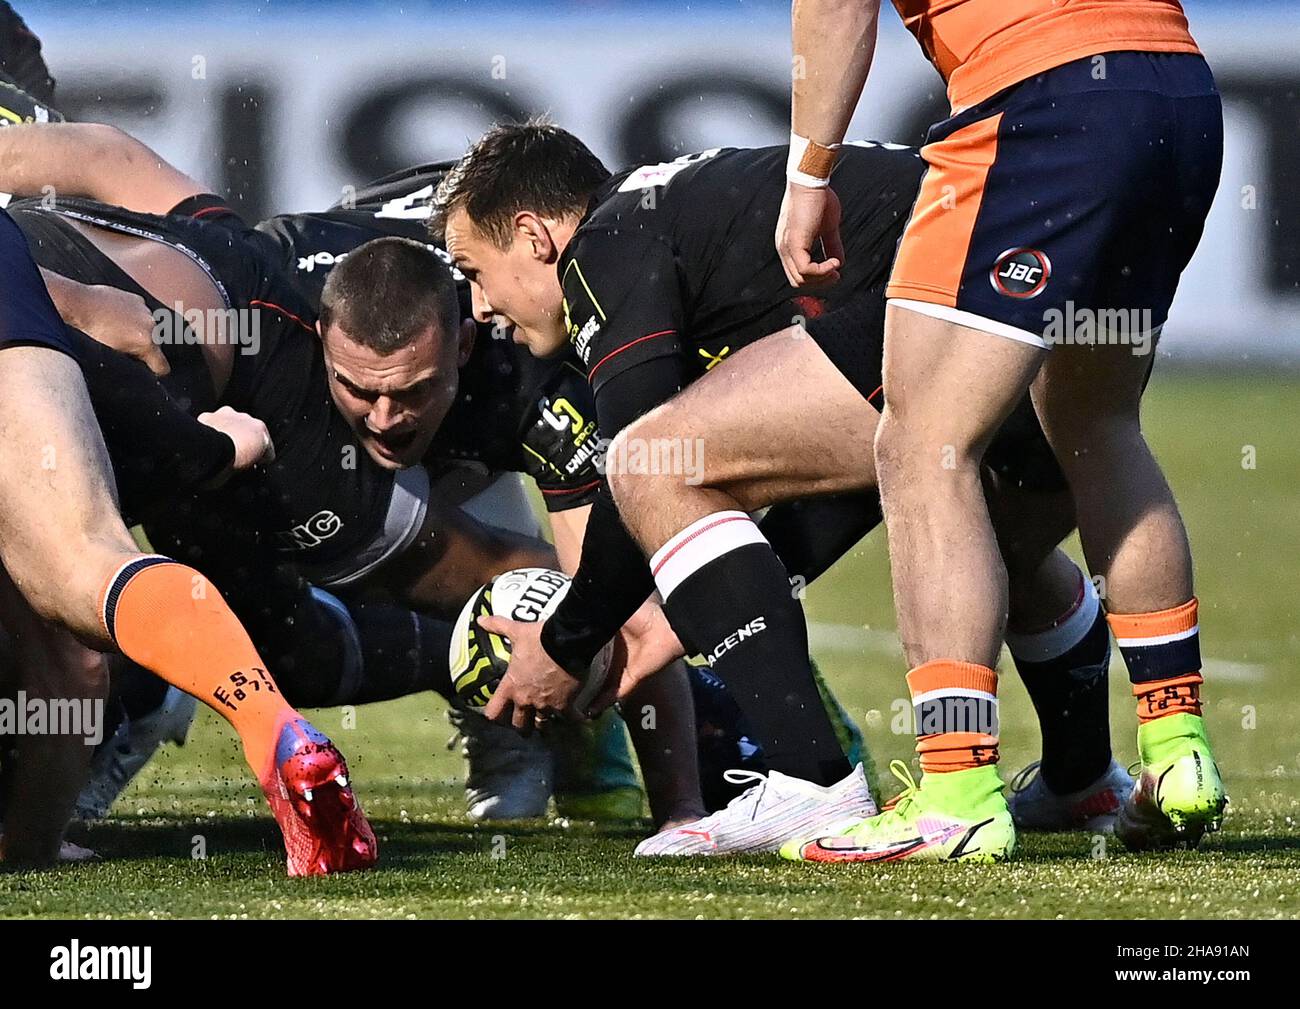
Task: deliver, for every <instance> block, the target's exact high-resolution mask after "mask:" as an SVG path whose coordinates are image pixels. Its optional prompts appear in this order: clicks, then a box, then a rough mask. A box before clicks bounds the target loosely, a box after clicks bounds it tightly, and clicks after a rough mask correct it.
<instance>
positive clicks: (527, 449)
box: [0, 125, 866, 808]
mask: <svg viewBox="0 0 1300 1009" xmlns="http://www.w3.org/2000/svg"><path fill="white" fill-rule="evenodd" d="M21 136H22V133H21V131H20V133H18V134H14V135H12V136H11V137H9V138H5V140H6V143H3V144H0V164H3V165H6V166H7V171H5V172H4V173H3V174H2V175H0V177H3V178H4V180H5V181H6V182H7V183H8V184H9V185H12V186H15V187H17V188H20V189H21V188H24V187H25V188H27V189H28V190H30V189H34V188H36V186H37V184H38V182H39V181H40V180H48V179H49V178H58V179H59V180H60V186H59V188H60V191H63V192H72V193H91V194H93V195H95V196H97V197H99V198H101V199H103V198H110V199H116V200H118V201H120V202H122V203H124V204H130V205H133V206H135V207H136V208H140V209H156V208H160V207H172V206H175V208H176V209H177V210H178V211H183V212H186V213H189V214H192V215H193V216H195V217H197V218H199V219H201V220H203V221H204V222H209V223H210V222H222V223H225V224H227V225H228V226H233V227H236V228H242V222H240V221H238V219H237V218H235V216H234V215H233V213H232V212H231V211H230V210H229V209H228V208H227V207H226V206H225V205H224V202H223V201H221V200H220V199H219V198H217V197H215V196H211V195H209V194H204V193H202V192H201V188H202V187H201V186H200V185H199V184H198V183H196V182H194V181H193V180H191V179H189V178H188V177H186V176H184V175H183V174H181V173H179V172H177V171H175V170H174V169H172V168H171V167H170V166H168V165H166V163H165V162H161V161H160V160H159V159H158V158H157V156H156V155H154V154H153V153H152V152H151V151H149V150H148V149H147V148H145V147H143V145H140V144H139V143H138V142H136V141H134V140H132V139H131V138H129V137H126V136H125V135H123V134H121V133H119V132H118V131H116V130H113V129H111V128H108V127H100V126H90V125H78V126H68V127H60V128H57V129H46V130H36V131H27V136H28V137H30V138H31V140H30V141H28V142H25V143H19V142H18V141H19V139H20V137H21ZM38 137H39V139H40V142H39V143H38V142H35V141H36V138H38ZM8 152H15V153H14V154H13V156H10V157H6V156H5V154H6V153H8ZM17 152H20V155H19V154H18V153H17ZM445 168H446V166H445V165H430V166H422V167H419V168H415V169H409V170H406V171H404V172H399V173H395V174H394V175H392V176H390V177H388V178H387V179H383V180H380V181H379V182H376V183H373V184H371V185H370V186H367V187H365V188H364V189H363V190H362V191H360V192H358V193H355V194H353V196H352V198H351V199H350V200H349V201H348V205H347V206H342V205H340V206H336V207H334V208H331V209H330V210H328V211H324V212H321V213H315V214H294V215H281V216H279V217H276V218H272V219H271V220H270V221H267V222H263V223H262V224H260V225H258V227H257V230H256V232H249V231H247V230H246V229H245V231H244V234H245V235H246V236H248V237H250V239H251V240H252V241H253V244H255V245H257V246H258V247H259V249H260V250H262V251H263V252H265V253H266V254H267V255H269V256H270V257H272V258H274V259H275V260H276V261H277V262H279V263H280V264H281V266H282V268H283V269H284V271H285V272H286V273H287V274H288V275H289V276H290V277H291V278H292V280H293V286H294V288H295V289H296V291H297V292H298V293H301V294H303V295H304V296H305V297H306V298H308V299H311V300H313V301H315V300H319V295H320V290H321V287H322V283H323V278H324V277H325V276H326V275H327V271H328V270H329V269H331V268H332V267H333V266H334V265H335V264H336V263H338V262H340V261H341V260H342V259H343V258H344V256H345V255H347V254H348V253H349V251H350V250H351V249H352V248H353V247H354V243H357V242H360V241H363V240H364V239H365V238H366V237H369V236H370V235H372V234H374V233H376V232H379V233H383V232H385V231H389V230H391V231H396V232H398V233H404V234H408V235H411V234H416V235H420V234H423V233H424V222H423V218H424V216H426V215H427V207H426V206H424V202H425V201H426V200H427V198H428V196H429V194H430V193H431V192H432V190H433V184H434V183H435V182H436V181H438V180H439V179H440V178H441V176H442V174H443V172H444V171H445ZM438 251H439V252H440V250H438ZM440 254H441V253H440ZM376 321H377V322H378V321H379V320H376ZM502 335H504V334H503V333H502V332H501V331H500V330H494V329H493V328H491V327H489V326H486V325H485V326H482V327H480V333H479V338H478V342H477V344H476V348H475V354H476V361H475V362H474V363H475V364H476V365H477V366H476V367H472V368H469V369H463V370H462V375H461V392H462V396H461V398H460V399H459V400H458V401H457V404H456V406H455V407H453V409H452V410H451V412H450V413H449V414H448V416H447V417H446V419H445V420H444V421H443V423H442V424H441V426H440V427H439V429H438V434H437V436H436V437H435V439H434V442H433V445H432V447H431V449H430V450H429V451H428V452H426V453H425V457H424V462H425V463H426V465H430V464H431V463H434V462H436V463H437V464H438V465H437V467H435V468H441V467H442V466H443V465H444V464H445V463H447V462H451V463H454V464H456V465H457V468H458V469H459V467H460V465H461V464H464V463H466V462H468V463H470V464H472V465H475V466H479V467H482V466H487V468H488V469H489V470H490V471H493V472H499V471H501V470H519V469H526V470H527V471H528V472H531V473H532V474H533V475H534V476H535V477H536V478H537V480H538V483H539V486H541V488H542V489H543V493H544V495H545V496H546V499H547V503H548V505H549V506H551V507H552V508H553V509H555V507H556V505H559V507H561V508H564V510H563V511H557V510H553V512H552V515H553V518H554V517H560V518H565V517H567V516H569V515H574V516H577V517H578V518H579V524H574V525H558V527H557V530H556V531H557V545H558V546H559V547H560V552H561V559H562V561H564V564H565V566H566V567H569V568H572V567H573V566H575V565H576V563H577V548H578V544H579V543H580V541H581V524H580V523H581V520H583V519H585V508H583V509H582V510H581V511H579V508H580V507H581V506H583V505H585V504H587V503H588V502H589V501H590V499H591V495H592V494H593V492H594V490H595V488H596V485H597V483H598V474H597V473H596V472H595V470H594V468H593V467H592V466H591V465H590V464H589V463H590V457H591V454H592V450H593V449H594V444H595V440H594V437H587V438H585V439H583V438H579V439H578V440H577V441H576V442H574V441H573V439H572V438H571V437H561V436H559V435H557V433H556V431H555V428H557V427H558V428H561V429H564V428H566V427H568V428H571V431H572V433H573V434H575V435H576V434H578V433H579V432H582V433H583V434H584V435H585V434H587V432H590V431H591V430H592V427H593V425H591V424H590V423H589V421H584V420H581V419H580V417H581V416H582V415H586V416H588V417H589V416H590V414H591V413H592V409H591V407H590V406H588V405H586V404H587V403H588V402H589V399H590V393H589V392H588V391H587V387H586V383H585V380H584V378H583V376H582V375H581V374H580V373H579V372H577V371H576V369H574V368H572V367H571V366H568V365H566V366H563V367H562V368H561V369H560V371H559V372H558V374H560V375H561V376H562V379H563V381H562V382H560V383H558V384H556V385H554V386H553V387H551V388H547V389H544V390H543V391H544V392H546V393H548V394H549V402H550V403H551V404H552V405H554V406H555V407H556V409H557V410H558V409H559V405H560V404H564V405H565V408H566V409H567V410H568V414H567V415H566V416H563V417H561V416H555V415H554V414H553V413H552V412H551V411H550V410H549V409H547V408H546V406H545V401H544V402H543V404H542V405H543V409H542V410H541V416H540V417H539V412H538V409H537V403H536V402H532V401H531V400H527V399H524V400H519V399H515V400H512V399H511V395H510V392H511V390H512V389H513V388H514V385H513V384H512V380H510V379H509V376H510V375H512V374H515V373H517V372H521V371H523V372H530V371H532V372H536V371H537V369H538V367H539V365H538V364H536V363H533V362H531V360H530V358H529V356H528V355H527V354H526V353H524V352H523V351H522V349H521V348H516V347H514V346H513V345H512V344H511V343H509V342H508V341H503V340H501V339H494V338H493V337H500V336H502ZM335 337H336V338H335V339H334V340H333V341H331V340H330V339H327V340H326V344H327V346H328V345H329V344H331V342H333V343H334V345H335V346H340V345H341V346H342V347H343V348H345V349H346V348H348V346H349V343H350V341H347V340H338V339H337V334H335ZM352 349H353V352H354V354H359V355H360V356H361V358H362V359H364V358H366V357H367V348H364V347H359V348H356V347H354V348H352ZM480 351H482V353H480ZM369 357H370V358H371V361H372V363H374V362H375V361H378V362H382V361H383V357H382V355H380V356H378V357H375V355H373V354H372V355H369ZM542 373H543V374H547V373H550V374H556V372H555V369H554V367H553V366H549V365H547V366H542ZM353 384H355V383H353ZM341 385H342V383H337V384H336V388H335V390H334V391H335V396H334V398H335V402H336V406H338V407H339V408H340V409H343V410H345V411H346V412H355V410H354V409H353V408H354V406H356V405H357V404H358V403H359V401H358V399H357V397H355V396H353V395H352V394H351V393H350V392H349V390H348V389H346V388H339V387H338V386H341ZM360 405H361V406H362V407H363V409H362V410H361V415H365V414H366V412H367V409H368V407H366V404H360ZM575 405H576V406H577V407H578V409H577V410H576V411H575V410H574V406H575ZM521 408H522V409H521ZM254 409H255V408H254ZM521 417H522V418H525V419H526V421H527V425H528V430H529V431H530V432H531V433H530V434H529V435H528V437H527V438H524V439H521V438H520V431H519V426H520V418H521ZM357 419H358V418H354V430H355V431H356V433H357V435H358V436H359V437H361V438H362V439H363V442H364V441H365V440H366V439H367V438H368V436H369V435H370V432H369V431H367V430H366V429H365V428H364V427H362V426H360V425H359V424H358V423H356V421H357ZM543 421H544V422H543ZM368 447H369V446H368ZM374 447H375V448H376V450H377V451H380V452H382V451H383V448H382V447H381V446H374ZM521 448H522V450H523V455H522V457H521V453H520V449H521ZM418 454H419V453H418V446H417V450H416V453H415V455H418ZM415 455H413V456H412V458H414V457H415ZM380 461H381V462H383V461H385V460H384V459H382V458H381V459H380ZM521 461H522V462H524V463H526V464H527V465H526V466H521V465H520V462H521ZM390 465H391V462H390ZM561 472H567V473H568V474H569V475H570V476H569V478H567V481H566V479H557V477H558V476H559V475H560V474H561ZM574 477H576V478H579V479H574ZM592 477H597V479H592ZM510 511H511V512H513V513H514V514H515V515H518V514H519V513H521V512H523V513H526V512H527V511H528V510H527V508H526V507H525V508H519V507H514V508H512V509H510ZM487 517H488V519H489V521H499V520H500V518H501V515H500V513H498V514H497V515H495V516H493V515H489V516H487ZM509 517H510V516H509V515H506V516H505V518H506V519H507V520H508V519H509ZM815 518H816V516H812V515H810V516H808V517H807V519H805V518H804V517H803V516H802V515H801V514H800V513H799V511H797V510H792V511H791V513H790V514H788V515H782V514H780V513H779V512H777V513H774V514H773V515H772V516H770V518H769V520H768V522H767V523H766V525H765V528H773V529H777V530H788V532H784V533H774V535H781V537H782V539H783V540H784V541H787V542H788V543H789V544H790V549H791V550H792V551H798V552H800V553H807V552H808V551H809V550H812V551H813V552H814V553H816V552H819V551H820V552H822V553H825V547H824V545H823V544H822V543H821V542H820V540H821V539H822V538H823V537H822V536H821V534H819V532H818V529H819V526H820V523H819V522H817V521H814V520H813V519H815ZM864 528H866V527H864ZM309 532H310V531H309V530H303V531H302V535H304V536H306V535H308V534H309ZM566 533H567V535H565V534H566ZM835 534H836V535H840V536H842V535H843V533H842V528H841V529H838V530H837V531H836V533H835ZM856 538H857V537H856V535H855V536H853V537H852V538H850V539H849V540H848V541H847V542H845V544H844V545H845V546H847V545H848V543H851V542H852V541H853V540H855V539H856ZM566 553H567V557H566ZM810 563H814V562H810ZM691 688H692V693H693V694H694V697H695V700H696V706H697V709H698V710H699V712H700V719H701V724H700V741H699V742H700V750H701V753H702V755H712V756H711V758H710V759H707V760H706V765H707V767H706V770H708V771H709V773H707V774H706V775H705V785H706V793H707V794H706V798H707V800H708V804H709V807H710V808H713V807H715V806H716V805H718V804H721V802H723V801H725V800H726V799H728V798H730V797H731V795H732V794H734V792H735V789H733V788H729V787H728V786H727V785H726V784H725V783H724V781H723V775H722V771H723V770H724V769H725V768H726V767H727V766H732V765H745V766H761V765H756V762H755V760H754V757H753V751H752V747H750V746H749V745H748V744H747V743H746V741H745V740H744V738H743V736H744V727H743V725H741V724H740V719H739V718H738V715H737V713H736V712H735V707H734V702H732V701H731V700H730V698H727V697H726V696H725V695H724V694H723V693H722V691H721V688H720V684H719V683H718V681H717V680H716V678H714V677H711V676H708V675H706V674H704V673H703V672H702V671H700V670H698V669H695V670H692V673H691ZM827 704H828V706H829V707H830V709H831V711H832V712H833V713H834V714H833V718H834V720H835V723H836V727H837V730H838V732H839V733H840V735H841V736H842V738H843V740H844V743H845V745H846V747H847V748H848V749H849V750H850V752H851V753H853V754H854V756H855V759H856V757H857V754H858V752H860V750H861V741H860V736H859V735H858V734H857V732H856V728H855V727H853V726H852V723H851V721H850V720H849V719H848V717H847V715H845V714H843V712H842V709H840V708H839V706H838V704H836V703H835V702H834V699H833V697H831V696H829V694H828V696H827ZM470 724H471V725H474V726H478V725H479V722H478V720H475V721H474V722H471V723H470ZM480 731H481V727H480ZM720 736H721V737H722V739H724V740H730V742H728V743H726V744H725V745H723V744H722V742H721V740H720V738H719V737H720ZM729 747H730V749H729ZM728 753H730V756H729V757H728V756H727V754H728ZM746 754H748V756H746ZM723 761H725V762H723ZM720 762H721V763H720ZM715 764H717V765H718V766H716V767H714V766H713V765H715ZM777 766H780V765H779V764H778V765H777Z"/></svg>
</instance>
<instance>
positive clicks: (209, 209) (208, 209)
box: [190, 203, 234, 220]
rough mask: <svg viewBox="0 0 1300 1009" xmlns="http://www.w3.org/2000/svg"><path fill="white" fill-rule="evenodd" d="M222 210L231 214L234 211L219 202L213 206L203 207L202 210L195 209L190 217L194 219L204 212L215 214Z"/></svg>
mask: <svg viewBox="0 0 1300 1009" xmlns="http://www.w3.org/2000/svg"><path fill="white" fill-rule="evenodd" d="M223 210H224V211H225V212H226V213H228V214H233V213H234V211H233V210H231V209H230V208H229V207H228V206H226V205H225V204H224V203H219V204H217V205H216V206H215V207H204V208H203V209H202V210H196V211H194V213H192V214H190V217H192V218H194V219H195V220H197V219H198V218H200V217H202V216H203V215H204V214H216V213H219V212H221V211H223Z"/></svg>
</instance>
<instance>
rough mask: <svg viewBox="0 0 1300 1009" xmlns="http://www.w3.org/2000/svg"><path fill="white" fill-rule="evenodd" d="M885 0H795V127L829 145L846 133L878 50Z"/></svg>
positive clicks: (799, 131)
mask: <svg viewBox="0 0 1300 1009" xmlns="http://www.w3.org/2000/svg"><path fill="white" fill-rule="evenodd" d="M879 10H880V0H795V3H794V13H793V16H792V18H791V21H792V31H791V36H792V44H793V53H794V55H793V59H792V61H791V71H792V78H793V88H792V97H793V101H792V107H793V111H792V116H791V130H792V131H793V132H794V133H795V134H797V135H798V136H801V137H806V138H808V139H810V140H813V141H815V142H817V143H818V144H822V145H825V146H829V145H832V144H838V143H840V142H841V141H842V140H843V139H844V134H845V131H846V130H848V127H849V120H850V119H852V118H853V110H854V109H855V108H856V107H857V104H858V99H859V98H861V97H862V88H863V85H864V84H865V83H866V80H867V72H868V71H869V70H870V69H871V59H872V56H874V54H875V50H876V24H877V15H878V13H879Z"/></svg>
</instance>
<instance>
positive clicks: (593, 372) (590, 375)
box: [587, 329, 677, 382]
mask: <svg viewBox="0 0 1300 1009" xmlns="http://www.w3.org/2000/svg"><path fill="white" fill-rule="evenodd" d="M676 332H677V330H675V329H661V330H660V331H659V332H658V333H648V334H647V335H645V336H638V337H637V338H636V339H635V340H633V341H632V342H631V343H625V344H623V346H621V347H619V348H618V350H612V351H610V352H609V353H608V354H606V355H605V356H604V357H602V358H601V359H600V360H599V361H597V362H596V367H594V368H592V369H591V371H589V372H587V381H588V382H590V381H591V380H592V379H593V378H595V377H596V372H598V371H599V370H600V368H601V365H603V364H604V363H605V362H606V361H608V360H609V359H610V358H611V357H615V356H616V355H618V354H621V353H623V351H625V350H627V349H628V348H630V347H635V346H636V345H637V344H638V343H645V341H646V340H653V339H654V338H655V337H657V336H668V335H669V334H671V333H676Z"/></svg>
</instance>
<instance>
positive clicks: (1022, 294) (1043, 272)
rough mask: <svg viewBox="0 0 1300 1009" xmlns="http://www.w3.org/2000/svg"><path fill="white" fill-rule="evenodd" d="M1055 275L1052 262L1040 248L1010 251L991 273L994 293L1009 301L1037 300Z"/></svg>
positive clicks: (998, 261) (995, 264) (1000, 257)
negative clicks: (1050, 278) (1017, 299)
mask: <svg viewBox="0 0 1300 1009" xmlns="http://www.w3.org/2000/svg"><path fill="white" fill-rule="evenodd" d="M1051 275H1052V261H1051V260H1050V259H1048V258H1047V254H1046V253H1045V252H1039V251H1038V250H1037V249H1024V248H1019V249H1008V250H1007V251H1006V252H1004V253H1002V255H1000V256H998V258H997V262H995V263H994V264H993V269H992V271H991V272H990V273H989V280H990V281H992V283H993V290H995V291H997V292H998V294H1005V295H1006V296H1007V297H1008V298H1023V299H1028V298H1036V297H1037V296H1038V295H1040V294H1042V293H1043V288H1045V287H1046V286H1047V279H1048V278H1049V277H1050V276H1051Z"/></svg>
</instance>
